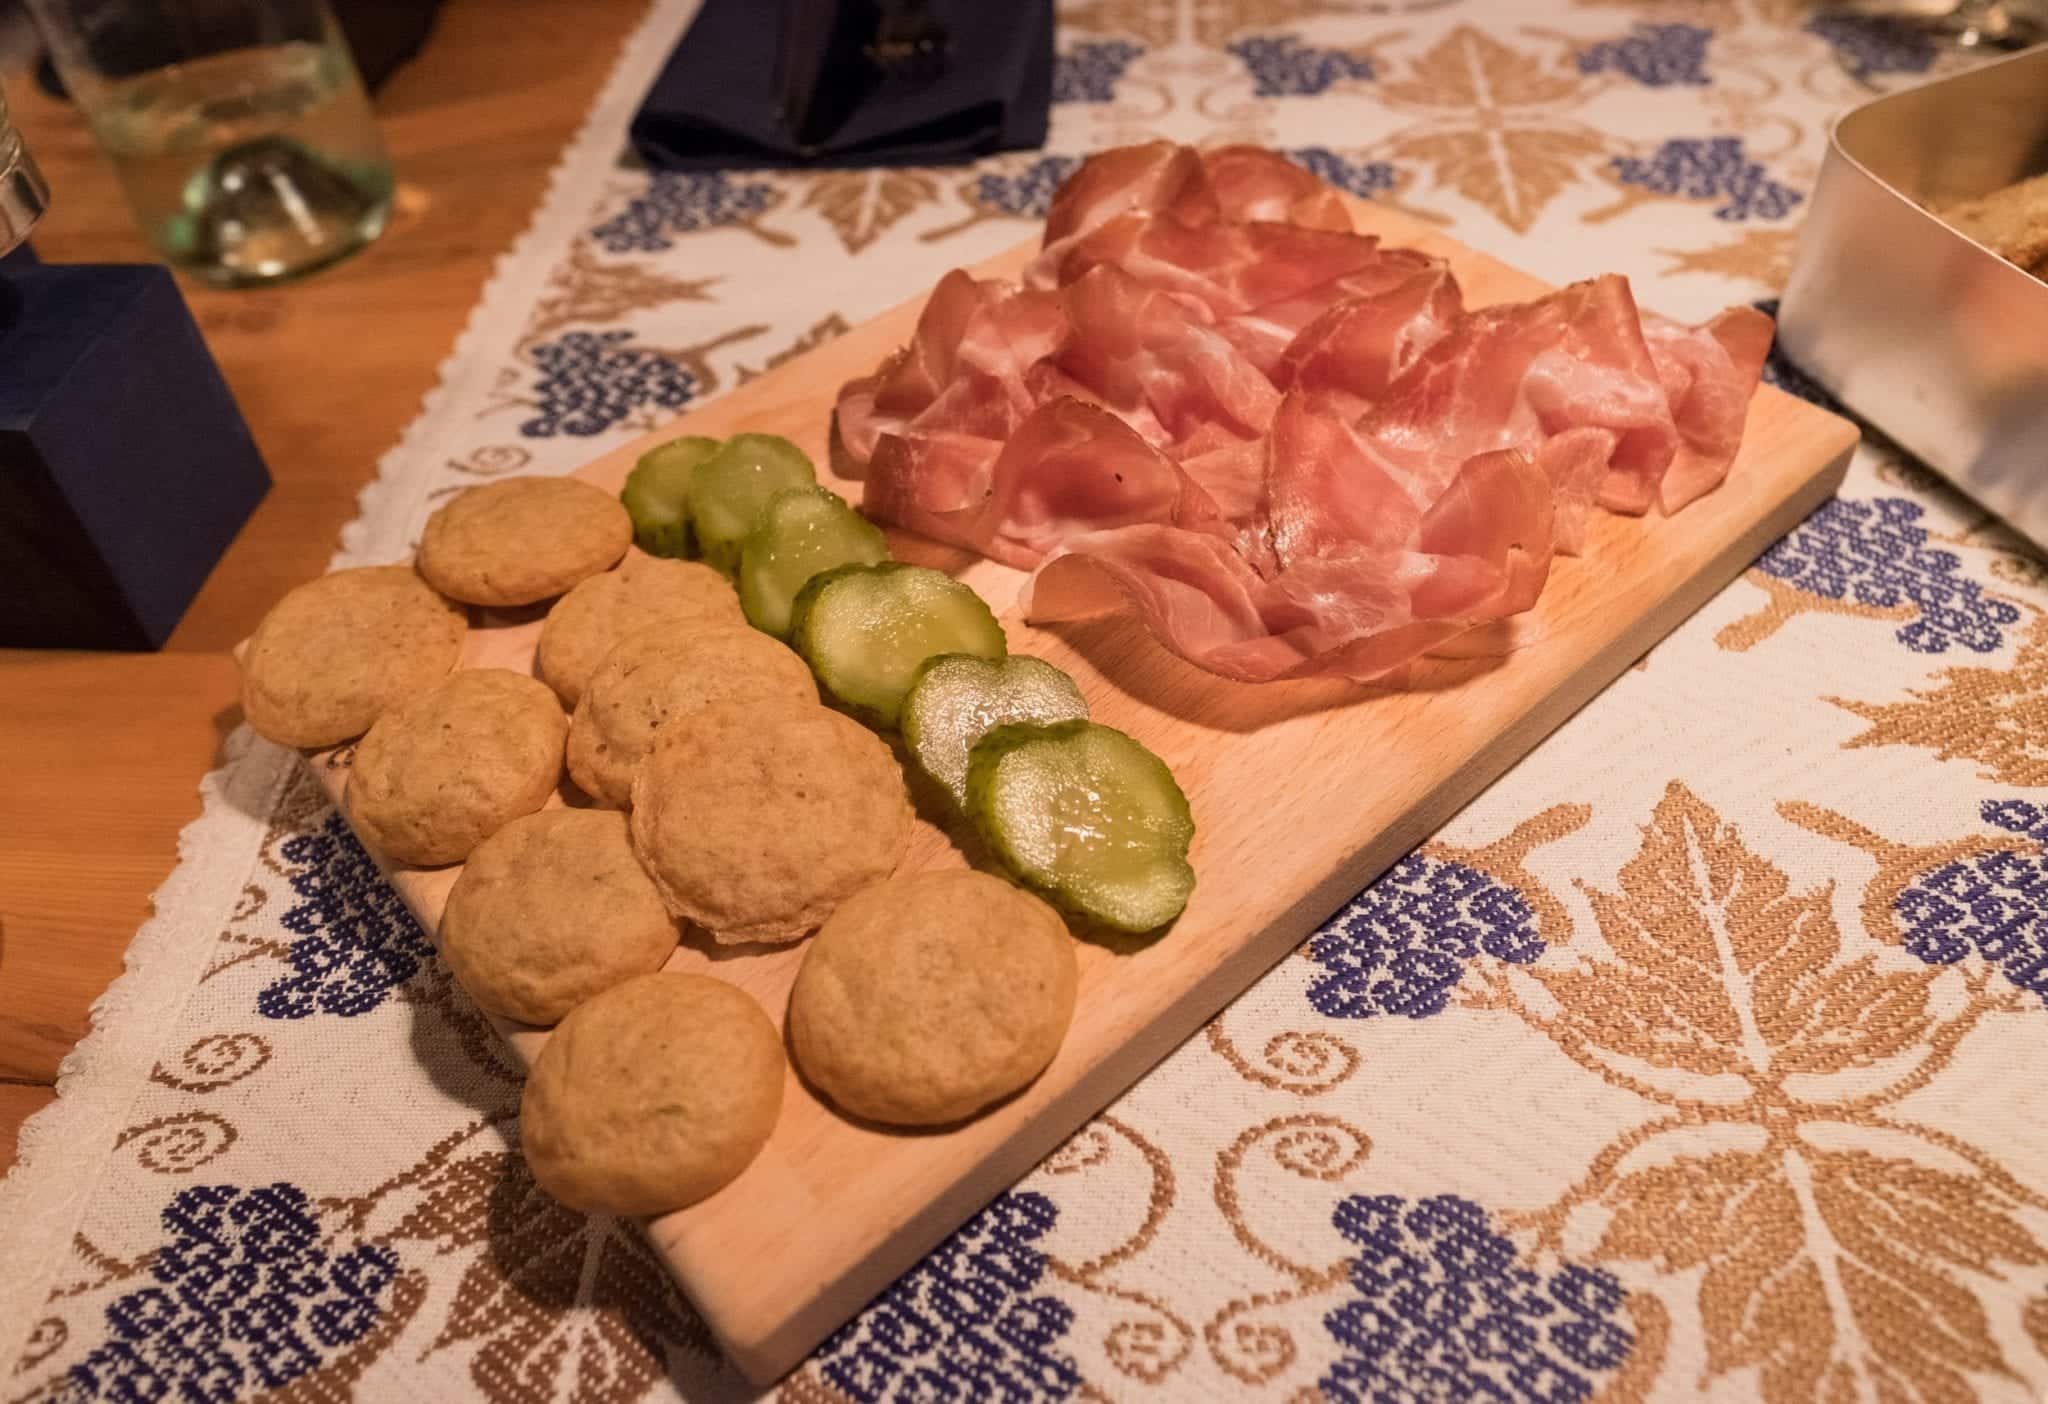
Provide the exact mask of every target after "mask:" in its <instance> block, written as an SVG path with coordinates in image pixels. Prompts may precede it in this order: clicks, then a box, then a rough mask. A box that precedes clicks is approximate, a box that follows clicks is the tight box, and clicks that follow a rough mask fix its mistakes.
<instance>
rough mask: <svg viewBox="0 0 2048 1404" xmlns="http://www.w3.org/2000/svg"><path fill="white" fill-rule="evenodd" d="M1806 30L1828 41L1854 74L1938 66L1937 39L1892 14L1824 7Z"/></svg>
mask: <svg viewBox="0 0 2048 1404" xmlns="http://www.w3.org/2000/svg"><path fill="white" fill-rule="evenodd" d="M1805 29H1806V32H1807V33H1808V34H1811V35H1814V36H1815V37H1816V38H1819V39H1821V40H1822V41H1824V42H1825V43H1826V44H1827V46H1828V47H1829V48H1831V49H1833V50H1834V51H1835V58H1836V59H1837V61H1839V62H1840V63H1841V65H1842V67H1844V68H1846V69H1847V70H1848V71H1849V73H1850V75H1851V76H1852V77H1856V78H1860V79H1870V78H1875V77H1876V76H1877V75H1879V74H1880V73H1925V72H1926V71H1927V70H1928V69H1930V68H1932V67H1933V66H1934V40H1933V38H1932V37H1931V36H1930V35H1929V34H1928V33H1927V31H1926V30H1925V29H1923V28H1922V27H1921V26H1919V25H1916V24H1912V23H1910V22H1907V21H1904V20H1900V19H1897V18H1894V17H1893V16H1891V15H1858V14H1848V13H1843V12H1840V11H1835V10H1821V11H1820V12H1818V13H1816V14H1815V15H1814V17H1813V18H1812V19H1810V20H1808V21H1807V22H1806V25H1805Z"/></svg>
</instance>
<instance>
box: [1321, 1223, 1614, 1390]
mask: <svg viewBox="0 0 2048 1404" xmlns="http://www.w3.org/2000/svg"><path fill="white" fill-rule="evenodd" d="M1333 1222H1334V1223H1335V1225H1336V1228H1337V1231H1338V1232H1339V1233H1341V1234H1343V1235H1344V1237H1345V1238H1347V1239H1349V1240H1350V1241H1351V1242H1352V1243H1354V1244H1356V1245H1358V1256H1357V1258H1356V1260H1355V1261H1354V1262H1353V1263H1352V1266H1351V1274H1350V1276H1351V1286H1352V1287H1353V1288H1354V1289H1355V1291H1356V1293H1357V1295H1356V1296H1355V1297H1352V1298H1351V1299H1350V1300H1348V1301H1346V1302H1344V1303H1343V1304H1342V1305H1341V1306H1338V1307H1337V1308H1336V1309H1335V1310H1333V1311H1331V1312H1330V1313H1329V1314H1328V1315H1326V1316H1325V1317H1324V1318H1323V1325H1324V1327H1325V1328H1326V1329H1327V1330H1328V1331H1329V1333H1330V1335H1331V1336H1332V1337H1333V1338H1334V1339H1335V1340H1336V1342H1337V1344H1338V1345H1339V1346H1340V1347H1342V1351H1343V1353H1342V1354H1341V1355H1340V1356H1339V1357H1338V1359H1337V1361H1336V1363H1335V1364H1333V1365H1332V1366H1331V1367H1330V1368H1329V1370H1328V1371H1327V1372H1326V1373H1325V1374H1324V1375H1323V1377H1322V1378H1321V1379H1320V1380H1318V1381H1317V1384H1318V1385H1320V1386H1321V1388H1322V1391H1323V1397H1324V1398H1326V1399H1330V1400H1333V1401H1339V1404H1367V1401H1372V1404H1378V1401H1382V1400H1421V1399H1444V1400H1450V1399H1457V1400H1474V1399H1483V1400H1495V1401H1501V1404H1507V1401H1532V1404H1533V1402H1534V1401H1542V1404H1578V1402H1579V1401H1581V1400H1585V1399H1588V1398H1590V1397H1591V1396H1592V1394H1593V1391H1594V1386H1595V1384H1596V1383H1597V1382H1599V1381H1600V1379H1601V1377H1603V1376H1605V1375H1607V1374H1608V1373H1609V1372H1611V1371H1613V1370H1615V1369H1617V1368H1618V1367H1619V1366H1620V1365H1621V1364H1622V1363H1623V1362H1624V1361H1625V1360H1627V1359H1628V1355H1629V1352H1630V1351H1631V1350H1633V1349H1634V1348H1635V1337H1634V1335H1633V1334H1632V1333H1631V1332H1630V1331H1629V1330H1628V1328H1627V1327H1626V1326H1624V1325H1623V1324H1622V1322H1621V1320H1620V1315H1621V1310H1622V1305H1623V1302H1624V1300H1625V1294H1624V1292H1623V1291H1622V1286H1621V1283H1620V1282H1619V1281H1618V1280H1617V1279H1616V1278H1615V1277H1614V1275H1613V1274H1612V1273H1609V1272H1605V1271H1602V1270H1601V1269H1599V1268H1589V1267H1583V1266H1580V1265H1577V1264H1566V1265H1564V1266H1562V1267H1560V1268H1559V1269H1557V1270H1556V1271H1554V1272H1548V1273H1545V1272H1539V1271H1537V1270H1536V1269H1534V1268H1531V1267H1528V1266H1525V1265H1523V1264H1522V1263H1520V1262H1518V1261H1517V1253H1516V1249H1515V1245H1514V1243H1513V1241H1512V1240H1510V1239H1508V1238H1507V1237H1505V1236H1504V1235H1502V1234H1498V1233H1495V1232H1494V1231H1493V1227H1492V1224H1491V1222H1490V1221H1489V1219H1488V1217H1487V1213H1486V1210H1485V1209H1484V1208H1482V1207H1481V1206H1480V1205H1478V1204H1475V1203H1473V1202H1472V1201H1471V1200H1469V1199H1463V1198H1460V1197H1459V1196H1457V1195H1452V1194H1441V1195H1434V1196H1431V1197H1430V1198H1427V1199H1419V1200H1410V1199H1405V1198H1403V1197H1401V1196H1400V1195H1393V1194H1380V1195H1352V1196H1350V1197H1348V1198H1346V1199H1345V1200H1343V1201H1342V1202H1341V1203H1339V1204H1338V1206H1337V1211H1336V1214H1335V1216H1334V1218H1333Z"/></svg>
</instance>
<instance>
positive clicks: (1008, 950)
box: [789, 869, 1079, 1126]
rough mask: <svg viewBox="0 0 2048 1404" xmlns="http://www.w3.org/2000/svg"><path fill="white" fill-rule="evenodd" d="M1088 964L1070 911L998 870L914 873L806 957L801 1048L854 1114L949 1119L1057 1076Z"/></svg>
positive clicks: (797, 1043) (821, 938)
mask: <svg viewBox="0 0 2048 1404" xmlns="http://www.w3.org/2000/svg"><path fill="white" fill-rule="evenodd" d="M1078 978H1079V967H1078V965H1077V963H1076V961H1075V958H1074V938H1073V937H1072V936H1069V935H1068V934H1067V927H1066V923H1065V922H1063V921H1061V920H1060V918H1059V914H1058V913H1056V912H1054V911H1053V909H1052V908H1051V907H1049V906H1047V905H1046V904H1045V903H1044V902H1041V901H1039V900H1038V898H1036V897H1033V896H1032V895H1031V894H1030V893H1028V892H1025V891H1022V890H1021V889H1019V888H1016V887H1013V886H1011V885H1010V884H1009V883H1007V882H1004V881H1003V880H1002V879H1001V878H996V877H991V876H989V875H988V874H987V873H978V872H973V871H971V870H967V869H961V870H958V871H951V872H935V873H914V874H910V875H908V876H905V877H899V878H891V879H890V880H889V881H887V882H883V883H878V884H876V885H875V886H873V887H870V888H868V889H866V890H865V891H862V892H856V893H855V894H854V895H853V896H851V897H849V898H847V899H846V901H845V902H843V903H841V904H840V907H839V910H838V911H836V912H834V913H833V914H832V915H831V916H830V917H829V918H828V919H827V920H826V922H825V924H824V925H823V926H822V927H820V928H819V929H818V934H817V936H816V937H815V938H813V939H812V941H811V944H810V947H809V948H808V949H807V950H806V951H805V952H804V963H803V968H802V969H801V970H799V971H798V972H797V977H796V986H795V988H794V989H792V990H791V991H790V996H789V1042H790V1048H791V1050H792V1051H793V1052H794V1053H795V1055H796V1064H797V1066H798V1067H799V1068H801V1069H802V1070H803V1074H804V1076H805V1077H807V1078H809V1079H810V1080H811V1082H812V1083H813V1084H814V1085H815V1086H816V1087H817V1088H818V1089H819V1090H820V1091H821V1092H823V1093H824V1094H825V1095H826V1096H828V1097H830V1098H831V1099H832V1100H833V1102H834V1103H836V1104H837V1105H838V1106H839V1107H840V1108H841V1109H842V1110H844V1111H847V1112H851V1113H852V1114H853V1115H855V1116H862V1117H866V1118H868V1119H869V1120H871V1121H881V1122H887V1123H889V1124H891V1125H896V1126H943V1125H945V1124H947V1123H949V1122H954V1121H959V1120H960V1119H961V1118H963V1117H967V1116H972V1115H973V1114H974V1113H975V1112H978V1111H980V1110H981V1109H982V1108H984V1107H986V1106H989V1105H990V1104H991V1103H994V1102H997V1101H1000V1100H1001V1099H1002V1098H1004V1097H1007V1096H1009V1095H1010V1094H1011V1093H1012V1092H1015V1091H1016V1090H1017V1089H1019V1088H1020V1087H1023V1086H1025V1085H1026V1084H1027V1083H1029V1082H1030V1081H1031V1080H1032V1079H1033V1078H1035V1077H1037V1076H1038V1075H1039V1073H1041V1072H1043V1071H1044V1070H1045V1065H1046V1064H1047V1063H1050V1062H1051V1061H1052V1058H1053V1054H1055V1053H1057V1052H1058V1051H1059V1047H1060V1040H1062V1039H1063V1038H1065V1037H1066V1034H1067V1025H1068V1023H1069V1022H1070V1021H1071V1020H1072V1019H1073V1017H1074V989H1075V983H1076V981H1077V979H1078Z"/></svg>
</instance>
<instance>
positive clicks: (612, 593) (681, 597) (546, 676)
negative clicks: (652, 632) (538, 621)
mask: <svg viewBox="0 0 2048 1404" xmlns="http://www.w3.org/2000/svg"><path fill="white" fill-rule="evenodd" d="M746 622H747V616H746V614H745V612H744V611H742V610H741V609H740V597H739V592H738V591H736V590H734V589H733V588H732V584H731V582H729V581H728V580H727V579H726V578H725V577H724V576H722V575H720V574H719V573H718V572H717V571H715V570H713V569H712V568H711V567H710V566H708V565H704V564H702V563H701V562H698V561H672V560H668V559H666V558H664V557H661V556H647V555H642V554H641V553H639V552H638V551H635V552H633V553H631V554H629V555H628V556H627V557H626V559H625V560H623V561H621V562H620V563H619V568H618V569H617V570H608V571H606V572H605V573H604V574H602V575H593V576H591V577H590V578H589V579H588V580H586V581H584V582H583V583H582V584H580V585H578V586H577V587H576V588H575V589H573V590H571V591H570V592H569V593H568V594H566V595H564V596H562V598H561V599H559V600H557V601H556V602H555V607H554V608H553V609H551V610H549V611H548V618H547V622H546V623H545V624H543V625H541V626H540V648H539V650H538V651H537V652H536V653H535V655H534V661H535V663H536V664H537V666H538V670H539V672H540V680H541V681H542V682H544V683H546V684H547V685H548V686H549V687H551V688H553V689H554V690H555V696H557V697H559V698H561V699H562V705H563V706H564V707H574V706H575V705H576V703H577V701H578V699H580V698H581V697H582V696H583V689H584V687H585V686H586V685H587V684H588V683H589V681H590V675H591V674H592V673H594V672H596V671H597V665H598V664H599V663H601V662H603V661H604V656H605V655H606V654H607V653H610V652H611V651H612V646H613V645H614V644H616V643H618V642H619V640H621V639H623V638H625V637H626V636H627V635H629V634H637V633H639V632H641V631H642V630H644V629H653V628H656V627H661V628H669V629H679V630H680V629H685V628H688V627H690V626H692V625H696V624H731V625H734V626H735V627H737V626H739V625H742V624H745V623H746Z"/></svg>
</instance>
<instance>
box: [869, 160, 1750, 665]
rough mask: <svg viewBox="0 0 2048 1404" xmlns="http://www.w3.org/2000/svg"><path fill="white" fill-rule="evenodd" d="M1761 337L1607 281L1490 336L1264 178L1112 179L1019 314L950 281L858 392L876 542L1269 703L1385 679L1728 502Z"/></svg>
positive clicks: (1320, 199)
mask: <svg viewBox="0 0 2048 1404" xmlns="http://www.w3.org/2000/svg"><path fill="white" fill-rule="evenodd" d="M1771 333H1772V324H1771V322H1770V319H1769V318H1767V317H1765V316H1763V315H1762V314H1761V313H1757V312H1753V311H1751V310H1749V309H1745V308H1735V309H1730V310H1729V311H1727V312H1724V313H1722V314H1721V315H1720V316H1718V317H1716V318H1714V319H1713V320H1712V321H1710V322H1708V323H1706V324H1705V325H1703V326H1698V327H1688V326H1682V325H1680V324H1678V323H1675V322H1669V321H1666V320H1665V319H1663V318H1659V317H1655V316H1646V315H1645V314H1643V313H1642V312H1641V311H1640V310H1639V309H1638V308H1637V306H1636V302H1635V298H1634V295H1633V294H1632V292H1631V291H1630V288H1629V285H1628V283H1627V281H1626V280H1625V279H1623V278H1621V277H1618V276H1615V275H1611V274H1610V275H1606V276H1603V277H1598V278H1593V279H1589V280H1587V281H1586V282H1583V283H1576V284H1573V285H1572V286H1570V287H1567V288H1563V289H1560V290H1558V291H1557V292H1554V293H1551V294H1549V295H1547V296H1544V297H1540V298H1537V299H1534V300H1532V301H1530V302H1526V303H1519V304H1510V305H1501V306H1494V307H1486V308H1480V309H1477V310H1468V309H1467V308H1466V307H1465V306H1464V298H1463V294H1462V292H1461V290H1460V289H1459V286H1458V282H1457V279H1456V278H1455V277H1453V276H1452V274H1451V271H1450V269H1449V267H1448V266H1447V265H1445V264H1444V262H1443V261H1442V260H1440V259H1437V258H1433V257H1431V256H1429V255H1426V254H1423V253H1421V252H1419V251H1416V250H1412V249H1389V248H1384V247H1381V246H1380V244H1379V243H1378V241H1377V240H1376V239H1375V238H1374V237H1373V236H1371V235H1370V234H1365V233H1361V232H1358V231H1356V230H1355V229H1354V228H1353V226H1352V222H1351V218H1350V208H1349V205H1348V203H1347V202H1346V200H1345V199H1344V198H1343V197H1342V196H1340V195H1339V194H1338V193H1337V192H1336V191H1334V190H1332V189H1331V188H1330V187H1329V186H1327V185H1325V184H1324V183H1323V182H1322V181H1321V180H1319V179H1317V178H1316V177H1315V176H1314V175H1313V174H1311V173H1310V172H1308V171H1306V170H1303V169H1302V168H1300V167H1298V166H1296V165H1294V164H1293V163H1291V162H1289V161H1287V160H1286V159H1285V158H1283V157H1281V156H1279V155H1277V154H1275V153H1273V152H1269V151H1262V150H1259V149H1257V148H1252V147H1225V148H1222V149H1220V150H1216V151H1210V152H1206V153H1202V152H1196V151H1194V150H1192V149H1190V148H1187V147H1179V146H1174V145H1172V144H1170V143H1166V142H1155V143H1152V144H1149V145H1145V146H1134V147H1125V148H1121V149H1119V150H1115V151H1109V152H1104V153H1103V154H1101V155H1099V156H1097V157H1094V158H1092V159H1090V160H1089V161H1088V162H1086V163H1084V164H1083V165H1082V167H1081V168H1080V169H1079V170H1078V171H1077V172H1076V173H1075V174H1074V175H1073V177H1071V178H1070V179H1069V180H1068V181H1067V183H1066V184H1065V185H1063V186H1062V187H1061V188H1060V190H1059V192H1058V193H1057V194H1056V195H1055V196H1054V199H1053V202H1052V209H1051V212H1050V214H1049V215H1048V217H1047V220H1046V227H1045V240H1044V244H1043V246H1042V248H1041V251H1040V253H1039V254H1038V256H1037V257H1036V258H1035V259H1034V260H1033V261H1032V262H1031V264H1030V265H1029V266H1028V267H1027V269H1026V270H1025V272H1024V275H1023V277H1022V279H1021V281H1020V283H1018V284H1015V285H1011V284H1003V283H992V282H982V281H977V280H975V279H973V278H971V277H969V276H968V275H966V274H964V273H951V274H948V275H947V276H946V277H945V278H944V279H942V280H941V281H940V283H939V284H938V286H937V287H935V288H934V289H933V292H932V296H931V299H930V301H929V302H928V303H927V305H926V307H925V309H924V311H923V314H922V315H921V316H920V318H919V321H918V325H917V328H916V331H915V333H914V335H913V337H912V339H911V341H910V343H909V344H908V345H907V346H905V347H904V348H903V349H902V350H901V351H899V352H897V353H896V354H894V355H893V356H891V357H889V358H888V359H887V360H885V361H884V362H883V363H882V364H881V365H880V366H879V367H877V368H876V370H875V372H874V374H872V375H870V376H867V377H864V378H862V379H860V380H856V381H852V382H849V383H848V384H847V386H846V387H845V388H844V389H843V390H842V392H841V394H840V399H839V406H838V416H837V432H838V444H837V447H838V448H839V449H840V450H841V453H842V454H843V458H844V460H845V462H846V463H847V464H848V465H849V466H850V467H851V468H852V470H853V471H856V472H865V474H866V476H867V478H868V490H867V500H866V504H865V505H866V508H867V510H868V511H869V512H870V514H872V515H874V516H877V517H880V518H882V519H884V520H888V521H893V522H896V523H898V524H900V525H902V526H904V527H907V528H909V529H911V530H914V531H918V532H922V533H924V534H926V535H928V536H931V537H934V538H936V539H938V540H942V541H946V542H949V543H953V544H956V545H960V546H965V547H968V548H970V549H973V550H976V551H980V552H982V553H984V554H987V555H989V556H992V557H994V558H995V559H997V560H1000V561H1003V562H1005V563H1007V564H1010V565H1013V566H1017V567H1020V568H1025V569H1033V570H1035V574H1034V576H1033V578H1032V580H1031V582H1030V584H1029V587H1028V589H1027V592H1026V601H1027V608H1028V612H1029V613H1030V615H1031V616H1032V617H1034V618H1041V619H1063V618H1073V617H1078V616H1080V615H1084V614H1088V613H1093V612H1096V611H1098V610H1101V609H1104V608H1113V607H1124V606H1128V607H1131V608H1134V609H1135V610H1136V611H1137V612H1138V614H1139V615H1140V616H1141V617H1142V618H1143V619H1144V621H1145V623H1146V625H1147V626H1148V627H1149V628H1150V629H1151V631H1152V632H1153V634H1154V635H1155V636H1156V637H1157V638H1158V639H1159V640H1160V642H1161V643H1163V644H1164V645H1165V646H1166V647H1168V648H1169V649H1171V650H1173V651H1174V652H1175V653H1178V654H1179V655H1181V656H1182V657H1183V658H1186V659H1188V660H1189V661H1190V662H1193V663H1194V664H1196V665H1197V666H1199V667H1202V668H1206V669H1208V670H1210V671H1212V672H1216V673H1219V674H1222V675H1224V676H1226V677H1231V678H1236V679H1240V680H1243V681H1248V682H1264V681H1271V680H1274V679H1278V678H1290V677H1309V676H1342V677H1349V678H1357V679H1369V678H1373V677H1378V676H1381V675H1384V674H1385V673H1387V672H1389V671H1390V670H1393V669H1396V668H1398V667H1400V666H1401V665H1403V664H1404V663H1407V662H1409V661H1410V660H1412V659H1414V658H1415V657H1417V656H1418V655H1420V654H1423V653H1426V652H1428V651H1430V650H1432V649H1439V648H1445V647H1448V646H1450V645H1452V644H1453V643H1454V641H1456V640H1457V639H1458V637H1459V636H1460V635H1461V634H1464V633H1467V632H1468V631H1470V630H1473V629H1475V628H1478V627H1482V626H1485V625H1488V624H1491V623H1494V622H1496V621H1499V620H1502V619H1505V618H1508V617H1510V616H1512V615H1514V614H1516V613H1519V612H1521V611H1523V610H1526V609H1528V608H1530V607H1531V606H1532V605H1534V604H1535V602H1536V600H1537V598H1538V597H1539V595H1540V593H1541V591H1542V589H1543V586H1544V582H1545V581H1546V580H1547V578H1548V575H1549V571H1550V568H1551V564H1552V561H1553V558H1554V556H1555V555H1557V554H1573V553H1576V552H1578V551H1580V550H1582V549H1584V547H1585V543H1586V539H1587V524H1588V522H1589V521H1590V519H1591V515H1592V513H1593V511H1594V509H1595V508H1596V506H1598V507H1604V508H1606V509H1608V510H1610V511H1616V512H1623V513H1637V514H1640V513H1644V512H1648V511H1651V510H1661V511H1663V512H1667V513H1668V512H1675V511H1677V510H1679V509H1681V508H1683V507H1684V506H1685V505H1686V504H1687V503H1689V502H1692V501H1694V500H1695V499H1697V498H1698V497H1699V496H1700V495H1701V494H1703V493H1706V492H1710V491H1712V490H1713V488H1714V487H1715V486H1716V485H1718V484H1719V483H1720V482H1721V481H1722V479H1723V478H1724V477H1725V476H1726V474H1727V472H1728V470H1729V467H1730V465H1731V464H1732V463H1733V461H1734V458H1735V455H1736V451H1737V449H1738V447H1739V445H1740V443H1741V439H1742V430H1743V424H1744V421H1745V418H1746V416H1747V411H1748V405H1749V400H1750V397H1751V395H1752V394H1753V393H1754V392H1755V389H1756V385H1757V381H1758V378H1759V375H1760V373H1761V368H1762V364H1763V360H1764V356H1765V353H1766V352H1767V351H1768V349H1769V346H1770V338H1771Z"/></svg>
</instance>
